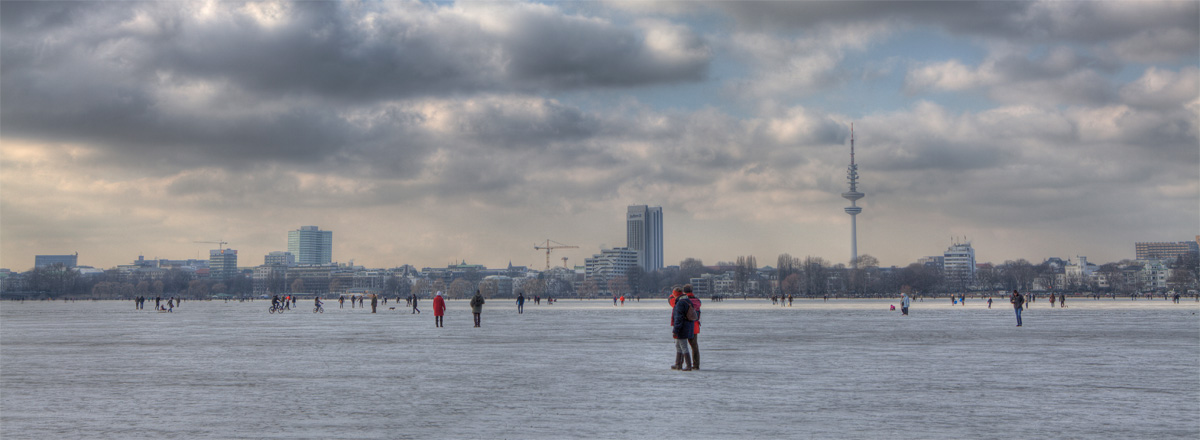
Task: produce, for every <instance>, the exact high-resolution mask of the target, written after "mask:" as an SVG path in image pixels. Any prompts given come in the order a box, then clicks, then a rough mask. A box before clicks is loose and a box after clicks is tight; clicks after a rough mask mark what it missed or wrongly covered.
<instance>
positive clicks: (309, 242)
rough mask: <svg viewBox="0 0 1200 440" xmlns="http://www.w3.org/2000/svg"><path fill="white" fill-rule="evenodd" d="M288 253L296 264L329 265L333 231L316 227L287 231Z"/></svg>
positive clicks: (331, 253) (331, 259)
mask: <svg viewBox="0 0 1200 440" xmlns="http://www.w3.org/2000/svg"><path fill="white" fill-rule="evenodd" d="M288 252H291V253H292V255H294V256H295V257H296V264H329V263H330V262H332V261H333V231H322V230H320V229H318V228H317V227H316V226H301V227H300V229H297V230H295V231H288Z"/></svg>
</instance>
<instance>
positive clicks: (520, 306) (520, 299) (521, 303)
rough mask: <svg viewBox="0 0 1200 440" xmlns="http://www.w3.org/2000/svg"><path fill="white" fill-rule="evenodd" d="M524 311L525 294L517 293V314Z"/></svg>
mask: <svg viewBox="0 0 1200 440" xmlns="http://www.w3.org/2000/svg"><path fill="white" fill-rule="evenodd" d="M522 313H525V294H524V293H517V314H518V315H520V314H522Z"/></svg>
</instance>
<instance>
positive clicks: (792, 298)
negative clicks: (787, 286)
mask: <svg viewBox="0 0 1200 440" xmlns="http://www.w3.org/2000/svg"><path fill="white" fill-rule="evenodd" d="M795 299H796V297H795V296H793V295H792V294H790V293H789V294H788V307H791V306H792V300H795Z"/></svg>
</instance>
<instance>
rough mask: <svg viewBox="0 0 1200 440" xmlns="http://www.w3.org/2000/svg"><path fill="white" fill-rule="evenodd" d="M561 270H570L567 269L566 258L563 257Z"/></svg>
mask: <svg viewBox="0 0 1200 440" xmlns="http://www.w3.org/2000/svg"><path fill="white" fill-rule="evenodd" d="M563 269H570V268H569V267H567V257H563Z"/></svg>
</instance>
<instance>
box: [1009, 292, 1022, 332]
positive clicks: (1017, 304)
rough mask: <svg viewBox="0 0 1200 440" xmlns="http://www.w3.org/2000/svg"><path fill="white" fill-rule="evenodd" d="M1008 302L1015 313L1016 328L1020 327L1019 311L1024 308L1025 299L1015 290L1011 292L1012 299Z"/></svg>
mask: <svg viewBox="0 0 1200 440" xmlns="http://www.w3.org/2000/svg"><path fill="white" fill-rule="evenodd" d="M1008 302H1011V303H1012V305H1013V310H1015V311H1016V312H1017V327H1020V326H1021V309H1023V308H1025V297H1023V296H1021V294H1020V293H1018V292H1017V291H1016V290H1014V291H1013V294H1012V298H1009V300H1008Z"/></svg>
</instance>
